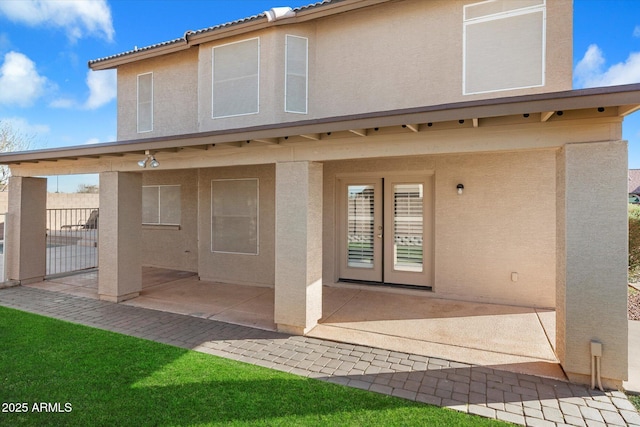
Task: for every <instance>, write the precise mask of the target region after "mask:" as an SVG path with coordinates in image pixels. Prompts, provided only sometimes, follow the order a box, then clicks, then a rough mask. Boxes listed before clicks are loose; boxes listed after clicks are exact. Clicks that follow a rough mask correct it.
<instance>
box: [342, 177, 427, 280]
mask: <svg viewBox="0 0 640 427" xmlns="http://www.w3.org/2000/svg"><path fill="white" fill-rule="evenodd" d="M338 186H339V188H338V190H339V194H340V203H339V210H340V214H341V215H340V221H339V239H340V250H339V256H340V265H339V268H340V272H339V276H340V279H342V280H352V281H362V282H375V283H384V284H398V285H413V286H431V280H432V279H431V278H432V274H431V271H432V270H431V260H432V250H431V244H430V241H431V236H432V215H431V211H432V209H431V206H432V200H433V197H432V193H433V189H432V178H431V177H430V176H427V177H425V176H420V177H416V176H413V177H401V176H387V177H384V176H383V177H376V178H366V179H358V178H355V179H342V180H339V184H338Z"/></svg>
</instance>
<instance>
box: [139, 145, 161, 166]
mask: <svg viewBox="0 0 640 427" xmlns="http://www.w3.org/2000/svg"><path fill="white" fill-rule="evenodd" d="M144 154H145V156H146V157H145V158H144V159H142V160H140V161H139V162H138V166H140V167H141V168H146V167H147V163H148V164H149V166H151V167H152V168H154V169H155V168H157V167H158V166H160V162H159V161H157V160H156V157H155V155H154V154H151V153H150V152H149V150H146V151H145V152H144Z"/></svg>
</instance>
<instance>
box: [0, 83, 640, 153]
mask: <svg viewBox="0 0 640 427" xmlns="http://www.w3.org/2000/svg"><path fill="white" fill-rule="evenodd" d="M638 100H640V84H634V85H626V86H618V87H613V88H612V87H609V88H595V89H583V90H577V91H566V92H555V93H546V94H536V95H523V96H517V97H511V98H497V99H490V100H478V101H467V102H461V103H455V104H445V105H436V106H426V107H417V108H409V109H402V110H393V111H381V112H375V113H363V114H356V115H350V116H341V117H328V118H323V119H312V120H303V121H299V122H289V123H277V124H272V125H260V126H254V127H248V128H240V129H225V130H218V131H209V132H199V133H191V134H184V135H171V136H163V137H157V138H148V139H136V140H130V141H116V142H109V143H103V144H95V145H91V146H75V147H65V148H50V149H44V150H33V151H24V152H16V153H2V154H0V164H8V163H16V162H26V161H41V160H50V159H60V158H68V157H79V156H85V157H86V156H98V155H109V154H118V153H136V152H141V153H144V151H145V150H161V149H167V148H172V147H177V146H180V147H189V146H195V145H203V144H221V143H227V142H234V141H244V140H257V139H265V138H278V137H283V136H288V135H308V134H321V133H325V132H337V131H342V130H349V129H367V128H374V127H385V126H396V125H402V124H407V123H428V122H431V121H433V122H439V121H448V120H459V119H472V118H487V117H500V116H510V115H517V114H524V113H536V112H544V111H560V110H567V111H568V110H572V109H584V108H598V107H605V108H607V107H619V106H630V105H639V104H640V102H639V101H638Z"/></svg>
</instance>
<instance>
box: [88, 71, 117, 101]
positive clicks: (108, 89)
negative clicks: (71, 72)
mask: <svg viewBox="0 0 640 427" xmlns="http://www.w3.org/2000/svg"><path fill="white" fill-rule="evenodd" d="M87 86H88V87H89V98H88V99H87V102H86V103H85V105H84V106H85V108H87V109H89V110H95V109H96V108H99V107H102V106H103V105H105V104H107V103H109V102H110V101H111V100H113V99H115V98H116V93H117V74H116V71H115V70H104V71H88V72H87Z"/></svg>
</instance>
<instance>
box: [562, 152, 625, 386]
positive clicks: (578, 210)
mask: <svg viewBox="0 0 640 427" xmlns="http://www.w3.org/2000/svg"><path fill="white" fill-rule="evenodd" d="M627 184H628V170H627V143H626V142H625V141H615V142H614V141H611V142H601V143H581V144H579V143H577V144H566V145H565V146H564V147H563V148H562V149H561V150H560V151H559V152H558V155H557V203H556V210H557V218H556V220H557V243H556V245H557V250H556V256H557V263H556V268H557V270H556V274H557V283H556V353H557V355H558V358H559V359H560V363H561V364H562V367H563V368H564V370H565V372H566V373H567V376H568V378H569V380H570V381H572V382H578V383H583V384H589V383H590V380H591V359H592V357H591V346H590V342H591V341H597V342H600V343H602V357H601V359H602V368H601V375H602V383H603V385H604V386H605V387H609V388H616V387H619V386H622V381H623V380H626V379H627V344H628V343H627V328H628V322H627V262H628V254H627V253H628V240H627V239H628V237H627V227H628V226H627Z"/></svg>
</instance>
